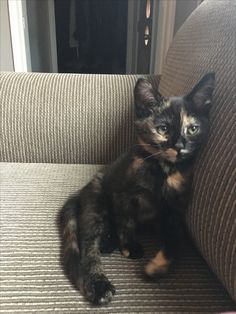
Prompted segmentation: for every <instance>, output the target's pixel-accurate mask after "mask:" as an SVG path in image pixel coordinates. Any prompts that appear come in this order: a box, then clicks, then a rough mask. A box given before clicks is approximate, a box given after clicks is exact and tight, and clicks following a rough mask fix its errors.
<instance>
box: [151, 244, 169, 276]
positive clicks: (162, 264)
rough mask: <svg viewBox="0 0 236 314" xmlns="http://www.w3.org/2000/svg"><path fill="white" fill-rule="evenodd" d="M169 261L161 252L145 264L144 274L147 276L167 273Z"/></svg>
mask: <svg viewBox="0 0 236 314" xmlns="http://www.w3.org/2000/svg"><path fill="white" fill-rule="evenodd" d="M169 265H170V261H169V260H168V259H167V258H166V257H165V255H164V252H163V251H162V250H161V251H159V252H158V253H157V255H156V256H155V257H154V258H153V259H152V260H151V261H150V262H149V263H148V264H147V266H146V267H145V272H146V274H147V275H149V276H153V275H155V274H165V273H167V272H168V269H169Z"/></svg>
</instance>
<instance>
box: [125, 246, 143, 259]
mask: <svg viewBox="0 0 236 314" xmlns="http://www.w3.org/2000/svg"><path fill="white" fill-rule="evenodd" d="M120 251H121V254H122V255H123V256H125V257H128V258H132V259H138V258H141V257H143V255H144V253H143V248H142V246H141V244H139V243H137V242H130V243H127V244H126V245H124V246H123V247H122V248H121V249H120Z"/></svg>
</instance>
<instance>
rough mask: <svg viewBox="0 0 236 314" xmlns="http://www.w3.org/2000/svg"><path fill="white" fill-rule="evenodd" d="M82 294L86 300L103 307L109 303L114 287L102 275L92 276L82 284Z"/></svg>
mask: <svg viewBox="0 0 236 314" xmlns="http://www.w3.org/2000/svg"><path fill="white" fill-rule="evenodd" d="M84 293H85V296H86V297H87V299H88V300H89V301H90V302H92V303H94V304H97V305H105V304H108V303H109V302H111V300H112V298H113V296H114V294H115V287H114V286H113V285H112V284H111V283H110V281H109V280H108V279H107V278H106V276H105V275H103V274H93V275H90V276H89V277H88V279H87V280H86V281H85V284H84Z"/></svg>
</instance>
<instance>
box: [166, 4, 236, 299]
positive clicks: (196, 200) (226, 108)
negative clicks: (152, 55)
mask: <svg viewBox="0 0 236 314" xmlns="http://www.w3.org/2000/svg"><path fill="white" fill-rule="evenodd" d="M235 17H236V1H235V0H232V1H229V0H225V1H212V0H209V1H208V0H205V1H204V2H203V3H202V4H201V5H200V6H199V8H198V9H197V10H196V11H194V13H193V14H192V15H191V16H190V18H189V19H188V20H187V21H186V23H185V24H184V25H183V26H182V28H181V29H180V30H179V32H178V33H177V35H176V37H175V40H174V42H173V45H172V46H171V48H170V50H169V53H168V57H167V62H166V66H165V68H164V73H163V77H162V80H161V85H160V89H161V92H162V93H163V94H165V95H168V94H173V93H174V94H183V93H185V92H186V91H188V90H189V89H190V88H191V86H193V84H195V83H196V82H197V81H198V80H199V79H200V77H201V76H202V75H203V74H204V73H206V72H208V71H215V72H216V88H215V92H214V102H213V106H212V110H211V129H210V137H209V140H208V142H207V143H206V145H205V147H204V149H203V150H202V153H201V154H200V156H199V158H198V162H197V164H196V167H195V179H194V197H193V200H192V204H191V206H190V208H189V212H188V219H187V220H188V225H189V229H190V231H191V233H192V235H193V238H194V239H195V242H196V244H197V246H198V247H199V249H200V250H201V253H202V254H203V256H204V257H205V259H206V260H207V262H208V263H209V265H210V266H211V268H212V269H214V271H215V272H216V274H217V275H218V276H219V278H220V279H221V281H222V282H223V283H224V285H225V286H226V287H227V289H228V291H229V292H230V293H231V295H232V297H233V298H234V299H235V301H236V242H235V241H236V210H235V195H236V194H235V163H236V161H235V156H236V147H235V108H236V36H235V31H236V18H235Z"/></svg>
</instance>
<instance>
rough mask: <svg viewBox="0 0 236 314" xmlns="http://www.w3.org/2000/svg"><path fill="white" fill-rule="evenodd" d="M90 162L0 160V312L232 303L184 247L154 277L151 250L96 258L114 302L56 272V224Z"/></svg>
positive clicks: (179, 309) (212, 307)
mask: <svg viewBox="0 0 236 314" xmlns="http://www.w3.org/2000/svg"><path fill="white" fill-rule="evenodd" d="M98 168H99V166H95V165H60V164H46V163H44V164H40V163H37V164H33V163H31V164H30V163H28V164H16V163H2V164H0V170H1V172H0V176H1V190H0V197H1V226H0V236H1V241H0V255H1V259H0V263H1V264H0V265H1V267H0V283H1V289H0V313H4V314H6V313H91V314H92V313H125V314H127V313H153V314H154V313H155V314H156V313H184V312H185V313H220V312H224V311H230V310H236V307H235V306H234V304H233V302H232V300H231V299H230V298H229V296H228V295H227V292H226V291H225V290H224V288H223V286H222V284H221V283H220V282H219V281H218V280H217V279H216V277H215V276H214V275H213V273H212V272H211V271H210V270H209V269H208V267H207V265H206V263H205V262H204V260H203V259H202V258H201V257H200V254H198V253H197V252H196V251H195V250H194V249H193V248H192V247H191V246H186V249H185V250H184V251H183V253H182V258H181V260H180V261H179V263H178V264H176V265H175V267H173V270H172V271H171V273H170V275H169V276H168V277H166V278H163V279H162V280H160V281H159V282H158V283H155V282H149V281H146V280H145V279H144V278H143V268H144V265H145V263H146V262H147V260H148V258H150V256H152V253H153V250H152V246H151V245H150V241H149V240H148V239H146V241H144V243H145V246H144V247H145V250H146V257H145V258H144V259H141V260H136V261H134V260H133V261H132V260H127V259H126V258H124V257H122V256H121V255H120V254H119V253H118V252H115V253H113V254H112V255H111V256H110V255H108V256H104V257H103V265H104V267H105V270H106V273H107V274H108V276H109V278H110V279H111V280H112V281H113V283H114V284H115V285H116V288H117V294H116V296H115V298H114V300H113V302H112V303H111V304H110V305H109V306H107V307H103V308H99V307H93V306H91V305H90V304H89V303H88V302H86V301H85V300H84V298H83V297H82V295H81V294H80V293H79V292H78V291H76V290H75V289H74V288H73V287H72V286H71V285H70V283H69V281H68V280H67V278H66V276H65V275H64V274H63V272H62V267H61V265H60V258H59V251H60V243H59V236H58V231H57V225H56V217H57V213H58V209H59V208H60V206H62V204H63V202H64V200H65V198H66V197H67V196H68V194H70V193H72V192H74V191H75V190H76V189H77V188H79V187H81V186H82V185H84V184H85V183H86V182H87V181H88V180H89V178H90V177H91V176H92V175H93V173H94V172H95V171H96V170H97V169H98Z"/></svg>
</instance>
